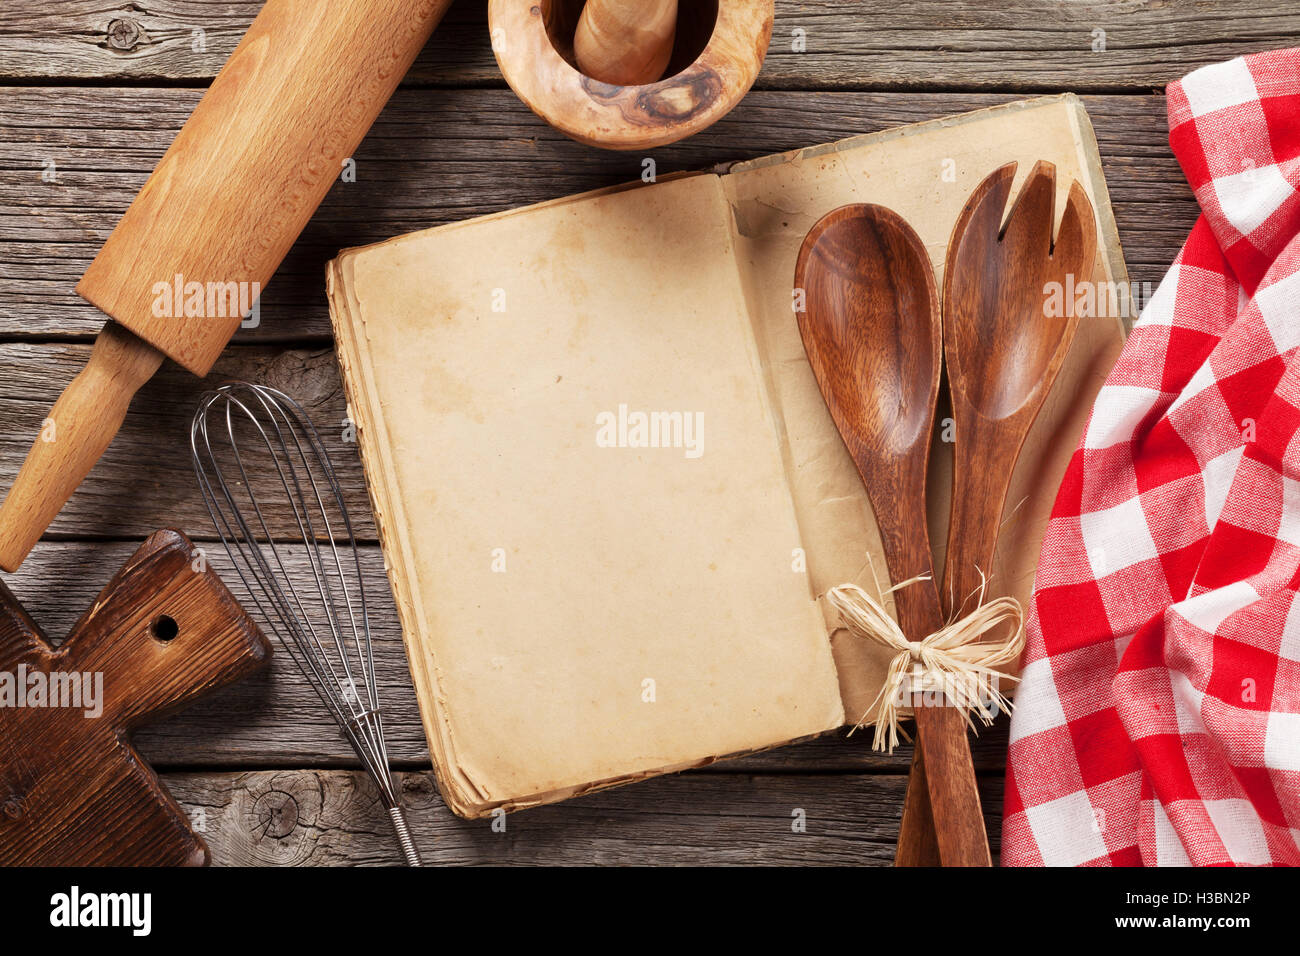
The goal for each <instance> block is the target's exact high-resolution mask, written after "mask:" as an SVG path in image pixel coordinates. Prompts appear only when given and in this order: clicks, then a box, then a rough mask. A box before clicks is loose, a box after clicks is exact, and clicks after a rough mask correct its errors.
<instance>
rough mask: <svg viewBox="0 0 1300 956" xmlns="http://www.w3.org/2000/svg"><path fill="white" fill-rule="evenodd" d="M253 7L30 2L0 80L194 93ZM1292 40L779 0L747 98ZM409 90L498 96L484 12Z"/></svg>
mask: <svg viewBox="0 0 1300 956" xmlns="http://www.w3.org/2000/svg"><path fill="white" fill-rule="evenodd" d="M260 6H261V2H260V0H225V2H223V3H219V4H217V3H210V2H205V0H150V2H149V3H146V4H118V5H106V4H102V3H96V2H94V0H43V2H42V3H40V4H38V5H28V6H27V7H24V8H23V9H22V10H21V12H15V13H11V14H10V15H9V16H7V17H6V18H5V20H4V22H3V23H0V78H6V77H7V78H14V79H21V80H24V81H26V82H39V81H40V80H43V79H50V78H53V79H58V80H60V81H66V80H69V79H72V80H75V79H112V80H119V81H123V82H146V83H156V82H178V81H186V82H203V81H205V80H208V79H211V78H212V77H213V76H215V75H216V73H217V71H218V70H219V69H220V68H221V65H222V64H223V63H224V62H225V61H226V58H227V57H229V56H230V53H231V51H232V50H233V49H234V48H235V44H236V43H238V42H239V38H240V37H241V36H243V34H244V31H245V30H247V29H248V25H249V24H250V23H251V22H252V20H253V17H254V16H255V15H256V14H257V11H258V9H259V8H260ZM1098 29H1100V30H1104V31H1105V45H1106V48H1105V50H1104V51H1102V50H1096V51H1094V49H1093V46H1094V44H1095V43H1097V41H1098V37H1096V36H1095V35H1094V32H1093V31H1094V30H1098ZM796 30H802V31H803V41H804V45H805V49H804V51H803V52H796V51H795V41H796V40H797V39H799V35H798V34H796V32H795V31H796ZM199 31H201V32H199ZM1297 37H1300V10H1297V8H1296V6H1295V4H1294V3H1292V2H1291V0H1197V2H1182V0H1071V2H1069V3H1062V2H1060V0H1003V2H999V3H996V4H991V3H983V2H979V0H916V2H910V3H907V4H899V3H891V2H887V0H779V2H778V3H777V9H776V24H775V28H774V30H773V40H772V44H771V47H770V49H769V51H768V55H767V59H766V61H765V63H764V66H763V70H762V72H761V73H760V74H759V77H758V82H757V88H758V89H857V90H884V89H895V90H896V89H914V90H915V89H946V90H993V89H1015V90H1021V91H1023V90H1039V91H1052V92H1055V91H1058V90H1060V89H1073V90H1076V91H1078V92H1089V91H1094V92H1103V91H1117V90H1130V91H1141V92H1148V91H1150V90H1152V89H1155V88H1158V87H1163V86H1164V85H1165V84H1166V83H1168V82H1169V81H1170V80H1173V79H1175V78H1177V77H1178V76H1180V75H1182V74H1183V73H1186V72H1188V71H1189V70H1192V69H1195V68H1196V67H1198V66H1204V65H1206V64H1208V63H1214V62H1217V61H1219V60H1223V59H1227V58H1229V57H1233V56H1237V55H1238V54H1241V53H1247V52H1252V51H1254V50H1262V49H1276V48H1280V47H1285V46H1292V45H1294V44H1295V42H1296V38H1297ZM407 82H408V83H417V84H432V85H440V86H483V85H499V84H501V82H502V79H501V73H500V70H499V69H498V68H497V65H496V61H495V60H494V59H493V56H492V51H491V49H490V45H489V42H488V28H487V13H486V4H485V3H483V0H456V2H455V3H454V4H453V5H452V8H451V10H450V12H449V13H448V14H447V17H446V20H445V22H444V23H443V24H442V25H441V26H440V27H439V29H438V31H437V33H435V34H434V37H433V39H432V40H431V41H430V43H429V44H428V46H427V47H426V48H425V50H424V52H423V53H422V54H421V55H420V57H419V58H418V59H417V60H416V62H415V65H414V66H413V68H412V69H411V71H410V73H409V74H408V75H407Z"/></svg>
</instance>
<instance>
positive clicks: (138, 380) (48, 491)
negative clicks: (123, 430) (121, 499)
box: [0, 322, 163, 571]
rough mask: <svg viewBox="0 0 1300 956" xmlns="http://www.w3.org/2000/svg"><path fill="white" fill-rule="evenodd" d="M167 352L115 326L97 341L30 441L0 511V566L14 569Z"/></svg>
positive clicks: (87, 470)
mask: <svg viewBox="0 0 1300 956" xmlns="http://www.w3.org/2000/svg"><path fill="white" fill-rule="evenodd" d="M162 361H163V354H162V353H161V352H159V351H158V350H157V349H155V348H154V347H153V346H152V345H150V344H149V343H147V342H145V341H144V340H143V339H141V338H139V337H137V336H136V335H134V334H133V333H131V332H129V331H127V330H126V329H125V328H123V327H122V326H121V325H118V324H117V323H116V322H109V323H107V324H106V325H105V326H104V328H103V330H102V331H101V332H100V333H99V337H98V338H96V339H95V346H94V348H93V349H92V350H91V352H90V358H89V360H88V361H87V362H86V367H85V368H84V369H82V370H81V372H80V373H78V375H77V377H76V378H74V379H73V380H72V382H71V383H70V384H69V385H68V387H67V388H66V389H64V391H63V394H62V395H61V396H59V400H58V401H57V402H55V404H54V408H53V409H52V410H51V411H50V414H49V417H48V418H46V419H45V422H44V424H43V425H42V428H41V434H40V435H39V436H38V437H37V439H36V441H35V442H33V444H32V448H31V451H29V452H28V453H27V460H26V461H24V462H23V466H22V469H21V470H20V471H19V472H18V477H17V478H16V479H15V480H14V484H13V487H12V488H10V489H9V494H8V496H7V497H6V498H5V501H4V504H3V505H2V506H0V568H3V569H4V570H5V571H16V570H18V567H19V566H20V565H21V564H22V563H23V560H24V559H25V558H26V557H27V555H28V553H29V552H30V551H31V550H32V547H33V546H34V545H35V544H36V542H37V541H39V540H40V537H41V535H42V534H43V533H44V532H45V529H46V528H47V527H49V525H50V522H51V521H53V520H54V517H55V515H57V514H58V513H59V510H60V509H61V508H62V507H63V505H64V502H66V501H67V500H68V499H69V498H70V497H72V493H73V492H74V491H76V490H77V486H78V485H80V484H81V481H82V479H83V478H85V477H86V475H88V474H89V473H90V469H91V468H93V467H94V465H95V462H96V461H97V460H98V459H99V456H100V455H102V454H103V453H104V450H105V449H107V448H108V445H109V443H110V442H111V441H112V440H113V436H114V435H116V434H117V430H118V429H119V428H120V427H121V426H122V420H123V419H124V418H125V417H126V410H127V407H128V406H129V405H130V404H131V399H132V397H133V396H134V395H135V393H136V391H137V390H138V389H139V388H140V386H141V385H143V384H144V383H145V382H147V381H149V379H150V378H152V377H153V374H154V372H156V371H158V366H160V365H161V364H162Z"/></svg>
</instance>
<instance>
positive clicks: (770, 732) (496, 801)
mask: <svg viewBox="0 0 1300 956" xmlns="http://www.w3.org/2000/svg"><path fill="white" fill-rule="evenodd" d="M729 221H730V212H729V210H728V207H727V205H726V201H725V199H724V197H723V194H722V189H721V186H720V184H719V180H718V179H717V177H714V176H699V177H692V178H688V179H683V180H678V181H674V182H664V183H661V184H659V185H658V186H656V187H654V188H651V189H635V190H630V191H626V192H618V193H606V194H595V195H592V196H588V197H585V198H579V199H575V200H571V201H567V202H560V203H553V204H548V205H546V206H541V207H533V208H531V209H528V210H521V211H519V212H518V213H516V214H506V215H501V216H496V217H491V218H489V219H485V220H478V221H476V222H473V223H466V224H461V225H459V226H454V227H448V228H442V229H434V230H429V231H426V232H422V233H416V234H413V235H410V236H405V237H402V238H399V239H395V240H392V241H390V242H387V243H383V244H380V245H377V246H371V247H367V248H365V249H360V250H351V251H348V252H345V253H344V254H343V255H341V256H340V258H339V259H338V260H336V262H335V263H334V264H333V265H332V267H331V273H330V291H331V307H332V310H333V312H334V319H335V324H336V329H337V332H338V337H339V353H340V358H341V360H342V362H343V365H344V369H345V380H346V381H347V382H348V387H349V392H350V399H351V402H352V404H353V406H354V416H355V418H356V420H357V421H358V422H359V424H360V425H361V441H362V447H363V453H364V454H365V457H366V464H367V473H368V476H369V478H370V482H371V490H372V495H373V498H374V503H375V506H376V511H377V512H378V518H379V522H380V525H381V528H382V531H383V534H384V538H385V553H386V555H387V559H388V561H389V562H390V564H392V565H393V566H394V568H393V573H392V574H391V577H392V580H393V584H394V591H395V593H396V597H397V601H398V606H399V613H400V615H401V618H402V623H403V629H404V632H405V636H406V641H407V650H408V655H409V656H410V659H411V663H412V673H413V675H414V676H415V680H416V684H417V690H418V691H419V697H420V702H421V708H422V711H423V716H424V720H425V724H426V730H427V732H428V735H429V739H430V745H431V748H432V750H433V752H434V758H435V764H436V765H437V766H438V769H439V779H440V783H441V785H442V787H443V791H444V795H445V797H446V798H447V801H448V803H449V805H450V806H451V807H452V808H453V809H454V810H456V811H457V812H458V813H462V814H465V815H471V816H474V815H482V814H483V813H485V812H487V811H488V810H489V809H490V808H492V807H495V806H507V807H514V806H523V805H528V804H531V803H536V802H541V801H546V800H553V799H559V798H562V797H564V796H568V795H570V794H572V793H575V792H580V791H581V790H584V789H589V788H591V787H593V786H600V785H606V784H609V783H614V782H620V781H623V780H627V779H632V778H635V777H637V776H642V775H645V774H648V773H654V772H661V771H665V770H672V769H680V768H683V767H686V766H691V765H695V764H698V763H701V762H705V761H707V760H709V759H711V758H713V757H714V756H716V755H719V754H727V753H732V752H737V751H744V750H750V749H754V748H759V747H766V746H772V745H774V744H778V743H782V742H785V741H789V740H792V739H795V738H799V737H803V736H807V735H811V734H815V733H818V732H821V731H825V730H827V729H830V728H834V727H837V726H839V725H841V724H842V723H843V719H844V714H843V709H842V706H841V702H840V696H839V691H838V683H837V677H836V673H835V668H834V665H833V662H832V658H831V652H830V645H829V641H828V638H827V629H826V627H825V623H824V620H823V617H822V615H821V612H820V610H819V607H818V605H817V603H816V601H815V599H814V597H813V595H812V593H811V590H810V588H809V583H808V577H807V575H806V574H804V573H802V571H801V568H800V566H799V564H798V559H797V552H798V549H799V548H800V547H801V542H800V538H799V529H798V524H797V522H796V520H795V514H794V505H793V501H792V499H791V496H790V491H789V486H788V482H787V478H786V475H785V471H784V464H783V460H782V454H781V449H780V444H779V442H778V439H777V434H776V427H775V423H774V420H773V414H772V409H771V407H770V405H769V401H768V393H767V389H766V387H765V383H764V377H763V371H762V368H761V365H760V361H759V355H758V351H757V349H756V346H755V343H754V339H753V332H752V329H751V327H750V322H749V318H748V316H747V315H746V311H745V301H744V295H743V292H742V290H741V287H740V282H739V273H738V271H737V268H736V264H735V260H734V249H733V237H732V232H731V229H730V226H729ZM638 412H670V413H678V414H680V415H681V416H682V419H681V420H682V423H683V424H682V426H681V427H680V428H679V429H668V430H664V431H663V434H661V435H659V436H658V437H660V438H661V439H662V440H661V441H660V445H661V446H663V445H667V446H668V447H633V446H638V445H639V442H638V438H639V437H640V436H638V435H637V433H636V430H635V429H636V426H635V419H634V418H633V416H634V415H635V414H636V413H638ZM604 416H613V419H614V420H615V422H616V423H617V422H618V421H622V422H624V423H626V424H628V425H629V429H628V430H625V431H623V432H620V431H619V428H618V426H617V424H615V426H614V428H613V431H610V430H609V428H608V426H609V419H608V418H605V417H604ZM686 416H691V418H690V421H691V422H693V423H694V429H693V431H692V432H691V433H690V435H689V436H688V435H687V433H686V430H685V429H686V422H687V420H688V419H687V417H686ZM602 423H603V424H604V425H605V426H606V430H605V431H603V432H602V431H601V427H600V426H601V425H602ZM647 437H648V436H647ZM611 438H612V439H613V441H612V447H610V445H611V442H610V441H608V440H607V439H611Z"/></svg>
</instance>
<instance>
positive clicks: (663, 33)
mask: <svg viewBox="0 0 1300 956" xmlns="http://www.w3.org/2000/svg"><path fill="white" fill-rule="evenodd" d="M676 35H677V0H587V5H586V6H584V7H583V8H582V16H581V18H579V20H578V29H577V32H576V33H575V34H574V37H573V53H574V56H575V57H576V58H577V60H578V68H579V69H581V70H582V72H583V73H585V74H587V76H590V77H591V78H592V79H595V80H600V81H601V82H602V83H609V84H612V85H614V86H641V85H644V84H646V83H655V82H657V81H659V80H662V79H663V77H664V72H665V71H666V70H667V69H668V61H669V60H670V59H671V58H672V55H673V42H674V40H675V39H676Z"/></svg>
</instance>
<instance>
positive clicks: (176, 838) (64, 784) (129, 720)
mask: <svg viewBox="0 0 1300 956" xmlns="http://www.w3.org/2000/svg"><path fill="white" fill-rule="evenodd" d="M270 654H271V648H270V645H269V644H268V643H267V641H266V639H265V637H263V636H262V634H261V632H260V631H259V630H258V628H257V625H256V624H255V623H254V622H253V620H252V619H251V618H250V617H249V616H248V615H247V614H246V613H245V612H244V610H243V609H242V608H241V607H240V606H239V604H238V603H237V602H236V601H235V599H234V597H233V596H231V594H230V592H229V591H227V590H226V587H225V585H223V584H222V583H221V580H220V579H219V578H218V577H217V576H216V574H214V573H213V572H212V571H211V570H209V569H207V567H206V563H205V562H204V561H203V559H202V556H201V555H200V553H199V552H198V551H197V550H196V549H195V548H194V546H193V545H192V544H191V543H190V541H189V540H188V539H187V538H186V537H185V536H184V535H182V534H181V533H180V532H178V531H159V532H157V533H156V534H154V535H153V536H152V537H150V538H149V540H148V541H146V542H145V543H144V544H143V545H142V546H141V547H140V549H139V550H138V551H136V553H135V554H134V555H133V556H132V557H131V559H130V560H129V561H128V562H127V563H126V565H125V566H124V567H123V568H122V570H121V571H119V572H118V573H117V575H116V576H115V577H114V578H113V580H112V581H110V582H109V583H108V585H107V587H105V588H104V590H103V591H102V592H101V593H100V595H99V597H97V598H96V599H95V602H94V604H92V605H91V607H90V608H89V609H88V610H87V611H86V613H85V614H83V615H82V617H81V619H80V620H79V621H78V622H77V624H76V626H75V627H73V629H72V632H71V634H69V635H68V637H67V639H66V640H65V641H64V642H63V644H62V645H61V646H60V647H59V648H58V649H57V650H56V649H54V648H53V647H52V646H51V645H50V643H49V642H48V641H47V640H46V639H45V637H44V635H43V634H42V633H41V631H40V629H39V628H38V627H37V626H36V624H35V623H34V622H33V621H32V619H31V618H30V617H29V616H28V614H27V612H26V611H25V610H23V608H22V606H21V605H20V604H19V603H18V602H17V600H15V598H14V596H13V594H12V593H10V591H9V589H8V588H6V587H5V586H4V584H3V583H0V865H5V866H13V865H47V866H72V865H79V866H108V865H119V866H172V865H191V866H202V865H206V864H207V863H208V861H209V855H208V848H207V846H206V844H204V842H203V840H202V838H201V837H200V836H199V835H198V834H197V833H195V832H194V830H193V828H192V827H191V825H190V821H189V820H188V819H187V817H186V815H185V812H184V811H183V810H182V809H181V808H180V806H179V805H178V804H177V803H176V801H175V800H173V799H172V797H171V795H170V794H168V792H167V790H166V789H165V788H164V787H163V785H162V784H161V783H160V782H159V780H158V777H157V775H156V774H155V773H154V772H153V770H152V769H150V767H149V766H148V764H146V763H145V762H144V760H143V759H141V757H140V755H139V754H138V753H137V752H136V751H135V750H134V748H132V746H131V744H130V741H129V735H130V733H131V732H132V731H134V730H135V729H136V728H138V727H140V726H142V725H144V724H147V723H150V722H152V721H154V720H157V719H158V718H160V717H162V716H164V715H165V714H168V713H171V712H172V711H175V710H178V709H179V708H181V707H184V706H186V705H188V704H189V703H191V702H192V701H194V700H196V699H197V698H199V697H201V696H203V695H204V694H207V693H210V692H211V691H214V690H216V689H217V688H219V687H223V686H225V685H227V684H230V683H233V682H234V681H237V680H239V679H241V678H243V677H245V676H247V675H248V674H251V673H252V672H253V671H255V670H257V669H258V668H260V667H262V666H263V665H264V664H266V662H267V661H268V660H269V658H270ZM6 675H7V676H6ZM73 675H77V676H76V677H74V676H73ZM20 678H21V680H20ZM101 680H102V684H100V681H101ZM42 686H44V688H45V693H44V694H43V695H41V694H40V688H41V687H42ZM97 687H99V688H102V690H101V691H100V692H99V693H96V689H97ZM42 696H43V699H44V704H43V705H40V706H32V705H35V704H38V703H40V701H41V700H42ZM20 697H21V702H22V703H23V704H24V706H21V707H20V706H17V705H16V704H17V703H18V700H19V698H20ZM51 704H59V705H60V706H50V705H51Z"/></svg>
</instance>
